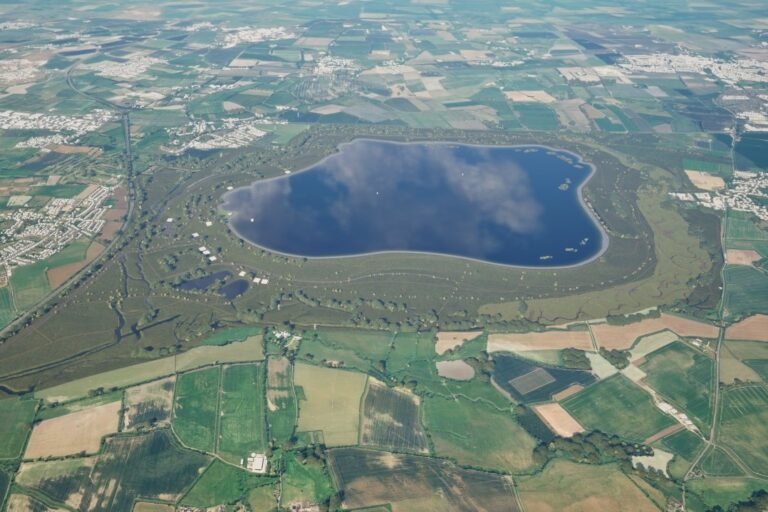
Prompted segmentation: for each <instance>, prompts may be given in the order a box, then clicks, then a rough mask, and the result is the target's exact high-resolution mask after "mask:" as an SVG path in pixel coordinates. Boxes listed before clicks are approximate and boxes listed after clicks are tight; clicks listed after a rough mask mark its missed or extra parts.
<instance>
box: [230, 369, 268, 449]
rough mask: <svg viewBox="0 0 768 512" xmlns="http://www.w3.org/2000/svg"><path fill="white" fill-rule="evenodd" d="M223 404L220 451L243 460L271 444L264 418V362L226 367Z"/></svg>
mask: <svg viewBox="0 0 768 512" xmlns="http://www.w3.org/2000/svg"><path fill="white" fill-rule="evenodd" d="M220 400H221V404H220V407H219V413H218V415H219V417H220V420H219V421H220V424H219V439H218V453H219V454H220V455H221V456H222V457H224V458H225V459H226V460H228V461H230V462H233V463H235V464H237V463H239V461H240V460H241V459H244V458H245V457H246V456H247V455H248V454H249V453H251V452H258V453H263V452H264V449H265V448H266V446H267V439H266V432H265V418H264V366H263V365H235V366H226V367H224V375H223V377H222V389H221V399H220Z"/></svg>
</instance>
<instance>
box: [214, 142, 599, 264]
mask: <svg viewBox="0 0 768 512" xmlns="http://www.w3.org/2000/svg"><path fill="white" fill-rule="evenodd" d="M513 151H514V150H512V148H491V147H478V146H461V145H451V144H395V143H385V142H379V141H366V140H360V141H355V142H352V143H349V144H345V145H343V146H342V148H341V151H340V152H339V153H337V154H335V155H332V156H331V157H329V158H328V159H326V160H324V161H323V162H321V163H319V164H317V165H315V166H313V168H312V169H311V170H308V171H305V172H302V173H297V174H293V175H290V176H287V177H284V178H278V179H273V180H267V181H259V182H255V183H253V184H252V185H250V186H248V187H243V188H241V189H237V190H235V191H232V192H230V193H228V194H226V195H225V198H224V199H225V202H224V205H223V208H224V209H225V210H227V211H231V212H234V213H233V215H232V218H231V223H232V226H233V227H234V228H235V230H236V231H237V232H238V233H239V234H240V235H241V236H243V237H244V238H246V239H248V240H250V241H252V242H254V243H256V244H257V245H262V246H265V247H267V248H271V249H274V250H277V251H280V252H286V253H292V254H304V255H308V256H329V255H349V254H359V253H365V252H377V251H388V250H412V251H426V252H440V253H446V254H454V255H460V256H468V257H472V258H479V259H491V260H492V261H498V260H503V259H505V256H504V253H506V252H509V251H514V250H517V251H530V250H534V249H535V247H533V246H534V245H535V244H536V243H537V240H541V239H543V238H544V237H545V236H546V235H548V233H546V231H547V229H548V228H549V227H550V226H547V218H545V217H546V215H545V213H546V208H545V206H544V204H542V199H544V197H539V196H540V195H541V194H540V193H538V192H537V191H536V190H534V187H532V181H531V177H532V174H531V172H532V171H531V170H530V169H523V168H521V166H520V164H519V163H518V161H519V160H521V158H522V157H521V155H523V154H524V153H521V152H513ZM537 153H539V154H538V156H537V158H539V159H541V158H543V157H547V155H546V154H545V151H543V150H540V151H538V152H537ZM531 158H532V157H531ZM544 160H546V163H547V165H546V166H545V167H547V168H550V167H551V168H552V169H556V168H557V169H560V168H562V169H565V168H570V170H569V171H568V172H577V173H578V172H580V173H581V174H582V175H583V177H586V175H587V174H588V172H587V170H584V169H582V170H581V171H579V170H578V169H576V168H574V167H573V166H572V165H569V164H567V163H565V162H563V161H562V160H560V159H557V158H556V157H554V156H550V157H548V158H544ZM544 160H542V162H543V161H544ZM562 169H561V171H562ZM536 172H540V173H542V174H541V176H543V178H541V179H544V178H546V179H550V180H551V179H554V180H555V181H553V182H552V183H547V184H545V185H546V187H547V189H546V190H549V189H550V188H553V185H552V184H554V186H555V187H556V184H557V183H559V182H561V181H562V179H563V178H562V177H561V176H549V177H548V175H547V173H544V171H543V170H542V169H536ZM553 172H554V171H553ZM563 172H564V171H563ZM560 174H562V172H560ZM533 176H534V177H535V176H537V175H533ZM583 177H582V179H583ZM536 179H540V178H538V177H537V178H536ZM557 180H560V181H557ZM539 188H541V186H540V187H539ZM569 195H570V196H572V197H571V200H574V202H575V204H576V205H577V206H578V209H579V210H581V212H580V214H581V215H582V217H584V216H585V215H586V212H584V211H583V209H582V208H580V206H579V205H578V201H577V200H575V196H574V194H573V191H571V192H570V193H569ZM560 198H561V199H562V198H563V196H562V193H561V196H560ZM554 210H556V209H553V211H554ZM575 213H577V214H578V213H579V212H578V211H577V212H575ZM563 218H567V217H563ZM551 220H552V219H550V221H551ZM587 220H589V219H587ZM550 223H551V222H550Z"/></svg>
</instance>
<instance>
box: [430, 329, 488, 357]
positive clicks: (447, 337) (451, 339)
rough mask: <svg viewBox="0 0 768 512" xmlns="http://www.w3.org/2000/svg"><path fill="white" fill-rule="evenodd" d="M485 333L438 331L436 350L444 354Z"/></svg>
mask: <svg viewBox="0 0 768 512" xmlns="http://www.w3.org/2000/svg"><path fill="white" fill-rule="evenodd" d="M481 334H483V333H482V332H478V331H464V332H438V333H437V343H435V352H437V353H438V354H439V355H443V354H445V353H446V352H448V351H449V350H451V349H454V348H456V347H460V346H462V345H463V344H464V343H465V342H467V341H469V340H473V339H475V338H477V337H478V336H480V335H481Z"/></svg>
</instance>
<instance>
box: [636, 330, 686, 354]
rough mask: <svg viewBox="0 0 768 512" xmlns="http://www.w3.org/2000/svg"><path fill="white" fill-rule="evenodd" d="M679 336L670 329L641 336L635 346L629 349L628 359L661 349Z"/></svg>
mask: <svg viewBox="0 0 768 512" xmlns="http://www.w3.org/2000/svg"><path fill="white" fill-rule="evenodd" d="M679 339H680V338H679V337H678V336H677V334H675V333H673V332H671V331H661V332H657V333H656V334H649V335H648V336H643V337H642V338H640V339H639V340H637V343H635V346H634V347H632V348H631V349H630V351H629V352H630V354H631V355H630V360H632V361H637V360H639V359H642V358H643V357H645V356H647V355H648V354H651V353H653V352H655V351H657V350H659V349H662V348H664V347H666V346H667V345H669V344H670V343H673V342H675V341H677V340H679Z"/></svg>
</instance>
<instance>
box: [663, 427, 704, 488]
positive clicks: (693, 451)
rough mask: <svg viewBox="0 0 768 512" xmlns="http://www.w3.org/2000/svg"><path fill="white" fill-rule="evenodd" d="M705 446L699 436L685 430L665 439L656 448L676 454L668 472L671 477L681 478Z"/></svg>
mask: <svg viewBox="0 0 768 512" xmlns="http://www.w3.org/2000/svg"><path fill="white" fill-rule="evenodd" d="M703 444H704V442H703V441H702V440H701V438H700V437H699V436H697V435H696V434H694V433H693V432H691V431H690V430H686V429H683V430H680V431H679V432H675V433H674V434H672V435H669V436H667V437H665V438H664V439H662V440H661V441H659V442H658V443H657V444H655V445H654V446H659V447H660V448H661V449H663V450H666V451H669V452H672V453H674V454H675V457H674V458H673V459H672V462H670V463H669V467H668V470H669V474H670V476H672V477H673V478H680V477H682V476H684V475H685V473H686V472H687V471H688V468H689V467H690V466H691V462H692V461H693V460H694V459H695V458H696V455H698V453H699V450H700V449H701V447H702V445H703Z"/></svg>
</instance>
